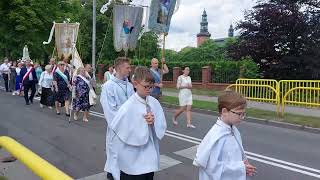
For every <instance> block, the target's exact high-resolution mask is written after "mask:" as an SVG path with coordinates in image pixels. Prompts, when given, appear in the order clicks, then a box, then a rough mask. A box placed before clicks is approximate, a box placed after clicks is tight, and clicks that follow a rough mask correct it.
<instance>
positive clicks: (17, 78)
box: [15, 62, 22, 95]
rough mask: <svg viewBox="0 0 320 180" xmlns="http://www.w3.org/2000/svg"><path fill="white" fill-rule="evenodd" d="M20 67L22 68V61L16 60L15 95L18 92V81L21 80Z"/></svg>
mask: <svg viewBox="0 0 320 180" xmlns="http://www.w3.org/2000/svg"><path fill="white" fill-rule="evenodd" d="M21 68H22V63H21V62H18V67H17V68H16V74H17V76H16V88H15V93H16V94H17V95H19V94H20V88H21V87H20V81H21V78H22V77H21V75H20V71H21Z"/></svg>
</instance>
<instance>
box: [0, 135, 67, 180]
mask: <svg viewBox="0 0 320 180" xmlns="http://www.w3.org/2000/svg"><path fill="white" fill-rule="evenodd" d="M0 147H3V148H4V149H6V150H7V151H8V152H10V153H11V154H12V155H13V156H14V157H16V158H17V159H18V160H19V161H20V162H22V163H23V164H24V165H26V166H27V167H28V168H29V169H30V170H31V171H32V172H34V173H35V174H36V175H37V176H38V177H40V178H41V179H44V180H71V179H72V178H71V177H70V176H68V175H66V174H65V173H63V172H62V171H60V170H59V169H57V168H56V167H54V166H53V165H52V164H50V163H49V162H47V161H45V160H44V159H42V158H41V157H39V156H38V155H36V154H35V153H33V152H32V151H30V150H29V149H28V148H26V147H24V146H23V145H21V144H20V143H18V142H17V141H15V140H14V139H12V138H10V137H8V136H0Z"/></svg>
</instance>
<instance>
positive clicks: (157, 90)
mask: <svg viewBox="0 0 320 180" xmlns="http://www.w3.org/2000/svg"><path fill="white" fill-rule="evenodd" d="M161 62H162V63H163V70H162V72H161V69H159V61H158V59H157V58H153V59H152V60H151V68H150V70H151V72H152V75H153V78H154V80H155V83H154V87H153V89H152V91H151V96H153V97H154V98H156V99H158V100H159V98H160V96H161V88H162V87H163V84H162V82H161V81H162V79H161V76H162V75H163V74H167V73H168V72H169V69H168V66H167V65H166V61H165V59H164V58H162V60H161ZM161 74H162V75H161Z"/></svg>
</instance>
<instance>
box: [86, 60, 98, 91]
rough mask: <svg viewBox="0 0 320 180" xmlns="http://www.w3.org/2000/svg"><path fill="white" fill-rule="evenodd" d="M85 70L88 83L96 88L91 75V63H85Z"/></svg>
mask: <svg viewBox="0 0 320 180" xmlns="http://www.w3.org/2000/svg"><path fill="white" fill-rule="evenodd" d="M85 70H86V72H87V74H89V76H87V79H88V80H89V81H90V84H91V86H92V87H93V89H94V90H96V86H97V83H96V80H95V77H94V76H93V70H92V66H91V64H86V65H85Z"/></svg>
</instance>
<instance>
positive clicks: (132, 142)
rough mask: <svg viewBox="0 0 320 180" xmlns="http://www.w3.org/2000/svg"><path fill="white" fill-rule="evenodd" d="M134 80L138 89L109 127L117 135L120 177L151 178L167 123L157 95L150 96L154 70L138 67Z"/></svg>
mask: <svg viewBox="0 0 320 180" xmlns="http://www.w3.org/2000/svg"><path fill="white" fill-rule="evenodd" d="M133 84H134V87H135V88H136V90H137V92H136V93H135V94H134V95H132V96H131V97H130V98H129V99H128V101H126V102H125V103H124V104H123V105H122V106H121V107H120V109H119V111H118V112H117V114H116V116H115V117H114V119H113V121H112V122H111V125H110V128H111V129H112V130H113V131H114V132H115V134H116V135H117V136H116V138H114V139H113V142H117V144H118V145H119V147H118V156H117V158H118V164H119V169H120V170H121V175H120V179H121V180H133V179H134V180H152V179H153V176H154V172H155V171H158V170H159V166H160V154H159V141H160V140H161V139H162V138H163V136H164V134H165V131H166V128H167V124H166V119H165V115H164V112H163V109H162V107H161V105H160V103H159V101H158V100H157V99H155V98H154V97H152V96H150V92H151V89H152V87H153V84H154V78H153V76H152V74H151V71H150V70H149V69H148V68H146V67H137V68H136V70H135V73H134V78H133Z"/></svg>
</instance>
